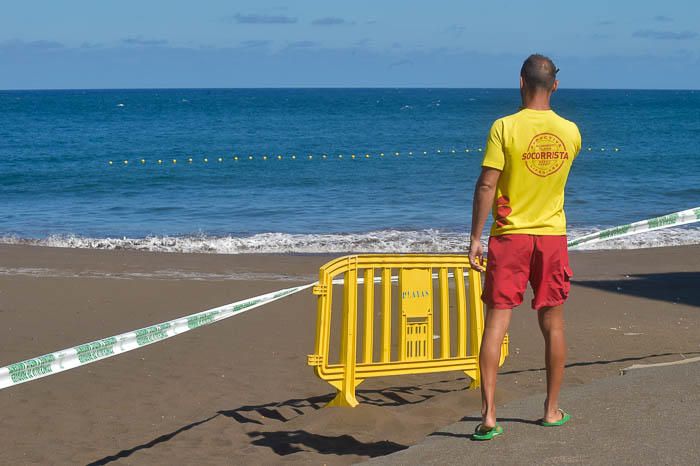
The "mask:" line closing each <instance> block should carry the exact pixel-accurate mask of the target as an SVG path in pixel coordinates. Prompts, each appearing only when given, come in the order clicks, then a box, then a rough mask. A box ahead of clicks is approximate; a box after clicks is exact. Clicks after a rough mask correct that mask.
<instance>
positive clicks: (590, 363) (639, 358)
mask: <svg viewBox="0 0 700 466" xmlns="http://www.w3.org/2000/svg"><path fill="white" fill-rule="evenodd" d="M696 354H700V351H688V352H687V353H685V352H684V353H656V354H647V355H645V356H628V357H625V358H620V359H597V360H595V361H580V362H572V363H569V364H567V365H566V368H567V369H568V368H571V367H585V366H596V365H606V364H615V363H619V362H632V361H643V360H645V359H651V358H661V357H664V356H691V355H696ZM544 370H546V369H545V368H544V367H540V368H532V369H517V370H512V371H503V372H499V373H498V374H499V375H513V374H523V373H526V372H541V371H544Z"/></svg>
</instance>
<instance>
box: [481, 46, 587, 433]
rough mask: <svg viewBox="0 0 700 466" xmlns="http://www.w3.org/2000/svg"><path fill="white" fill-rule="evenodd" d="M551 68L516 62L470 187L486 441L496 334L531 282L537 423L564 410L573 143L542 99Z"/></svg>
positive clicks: (534, 59) (547, 422)
mask: <svg viewBox="0 0 700 466" xmlns="http://www.w3.org/2000/svg"><path fill="white" fill-rule="evenodd" d="M558 71H559V70H558V69H557V68H556V67H555V66H554V63H553V62H552V60H550V59H549V58H547V57H545V56H542V55H531V56H529V57H528V58H527V59H526V60H525V62H524V63H523V66H522V68H521V70H520V96H521V98H522V108H521V110H520V111H519V112H517V113H515V114H513V115H509V116H507V117H504V118H500V119H498V120H496V122H495V123H494V124H493V126H492V127H491V131H490V133H489V138H488V142H487V145H486V154H485V155H484V160H483V163H482V171H481V175H480V176H479V180H478V181H477V183H476V188H475V190H474V205H473V210H472V212H473V214H472V231H471V244H470V246H469V261H470V263H471V265H472V267H474V268H475V269H477V270H481V271H483V270H484V267H483V262H482V255H483V247H482V245H481V234H482V231H483V229H484V224H485V223H486V219H487V217H488V213H489V210H493V218H494V223H493V227H492V228H491V236H490V238H489V247H488V262H487V264H486V283H485V286H484V293H483V295H482V300H483V301H484V303H485V304H486V318H485V323H484V327H485V328H484V337H483V340H482V343H481V352H480V354H479V367H480V371H481V397H482V422H481V424H479V425H478V426H477V429H476V431H475V432H474V435H473V438H474V439H475V440H490V439H491V438H493V437H495V436H497V435H500V434H501V433H503V428H502V427H501V426H500V425H498V424H497V423H496V406H495V403H494V395H495V391H496V373H497V371H498V362H499V356H500V348H501V342H502V341H503V338H504V336H505V334H506V332H507V330H508V325H509V323H510V318H511V315H512V309H513V308H514V307H516V306H519V305H520V304H521V303H522V301H523V293H524V292H525V288H526V286H527V282H528V281H529V282H530V284H531V286H532V289H533V292H534V299H533V300H532V308H533V309H535V310H536V311H537V317H538V320H539V324H540V329H541V330H542V335H543V336H544V340H545V362H546V366H547V398H546V400H545V403H544V416H543V418H542V420H541V421H540V423H541V425H543V426H548V427H550V426H558V425H562V424H564V423H565V422H567V421H568V420H569V419H570V416H569V415H568V414H567V413H565V412H564V411H563V410H561V409H559V389H560V388H561V382H562V378H563V376H564V361H565V359H566V341H565V339H564V318H563V312H564V308H563V304H564V301H566V298H567V297H568V294H569V288H570V283H569V279H570V278H571V276H572V272H571V269H570V268H569V258H568V251H567V246H566V217H565V215H564V187H565V185H566V179H567V177H568V175H569V170H570V168H571V164H572V162H573V160H574V158H575V157H576V155H577V154H578V152H579V150H580V149H581V135H580V133H579V130H578V128H577V127H576V125H575V124H574V123H572V122H570V121H568V120H565V119H564V118H562V117H560V116H559V115H557V114H556V113H554V111H552V109H551V108H550V104H549V101H550V97H551V96H552V93H553V92H554V91H556V90H557V86H558V84H559V81H557V79H556V75H557V72H558Z"/></svg>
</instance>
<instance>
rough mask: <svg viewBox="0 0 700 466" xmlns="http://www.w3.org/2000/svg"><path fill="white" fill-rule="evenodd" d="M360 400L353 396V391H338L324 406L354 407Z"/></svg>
mask: <svg viewBox="0 0 700 466" xmlns="http://www.w3.org/2000/svg"><path fill="white" fill-rule="evenodd" d="M359 404H360V402H359V401H357V398H355V394H354V393H347V392H342V391H338V393H337V394H336V395H335V398H333V399H332V400H331V401H330V402H329V403H328V404H327V405H326V406H325V407H326V408H354V407H355V406H357V405H359Z"/></svg>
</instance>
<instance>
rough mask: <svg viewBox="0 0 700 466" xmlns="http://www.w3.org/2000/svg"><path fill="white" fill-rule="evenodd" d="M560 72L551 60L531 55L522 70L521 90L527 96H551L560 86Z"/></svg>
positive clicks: (538, 55)
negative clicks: (558, 75)
mask: <svg viewBox="0 0 700 466" xmlns="http://www.w3.org/2000/svg"><path fill="white" fill-rule="evenodd" d="M558 71H559V69H558V68H557V67H556V66H554V62H552V60H551V59H550V58H548V57H545V56H544V55H540V54H537V53H536V54H533V55H530V56H529V57H527V59H526V60H525V61H524V62H523V66H522V68H520V89H521V90H522V91H523V92H524V93H525V94H537V93H541V92H544V93H547V94H551V93H552V92H554V91H555V90H556V88H557V85H558V84H559V81H557V72H558Z"/></svg>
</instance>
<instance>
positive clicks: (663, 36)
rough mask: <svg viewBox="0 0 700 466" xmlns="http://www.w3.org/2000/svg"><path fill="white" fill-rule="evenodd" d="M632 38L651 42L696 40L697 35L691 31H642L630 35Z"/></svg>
mask: <svg viewBox="0 0 700 466" xmlns="http://www.w3.org/2000/svg"><path fill="white" fill-rule="evenodd" d="M632 36H633V37H640V38H643V39H653V40H690V39H695V38H697V37H698V33H697V32H693V31H681V32H673V31H655V30H652V29H642V30H640V31H635V32H634V34H632Z"/></svg>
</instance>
